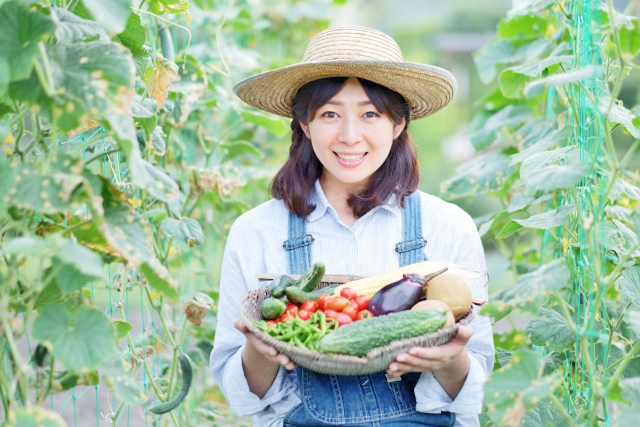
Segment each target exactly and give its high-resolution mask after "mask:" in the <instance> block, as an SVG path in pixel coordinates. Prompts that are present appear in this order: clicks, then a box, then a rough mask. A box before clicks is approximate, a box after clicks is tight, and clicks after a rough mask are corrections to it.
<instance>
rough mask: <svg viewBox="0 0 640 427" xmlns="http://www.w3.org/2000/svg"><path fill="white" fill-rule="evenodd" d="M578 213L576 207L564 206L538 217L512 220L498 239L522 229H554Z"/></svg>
mask: <svg viewBox="0 0 640 427" xmlns="http://www.w3.org/2000/svg"><path fill="white" fill-rule="evenodd" d="M575 211H576V207H575V205H563V206H560V207H559V208H558V209H555V210H552V211H548V212H544V213H541V214H538V215H532V216H530V217H529V218H527V219H512V220H510V221H509V222H508V223H507V224H506V225H505V226H504V228H503V229H502V230H501V231H500V233H499V234H498V235H497V236H496V238H500V239H502V238H505V237H507V236H509V235H511V234H513V233H514V232H515V231H516V230H518V229H519V228H521V227H526V228H538V229H541V230H548V229H550V228H553V227H558V226H560V225H563V224H564V223H565V222H567V220H568V219H569V216H570V215H571V214H572V213H574V212H575Z"/></svg>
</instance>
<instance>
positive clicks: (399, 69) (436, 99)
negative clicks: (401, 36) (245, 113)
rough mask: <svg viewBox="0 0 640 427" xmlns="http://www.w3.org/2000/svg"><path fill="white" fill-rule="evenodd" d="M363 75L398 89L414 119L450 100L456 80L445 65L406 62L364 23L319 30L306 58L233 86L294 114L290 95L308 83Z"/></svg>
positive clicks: (260, 104)
mask: <svg viewBox="0 0 640 427" xmlns="http://www.w3.org/2000/svg"><path fill="white" fill-rule="evenodd" d="M347 76H348V77H359V78H362V79H365V80H370V81H372V82H375V83H378V84H380V85H383V86H386V87H388V88H389V89H392V90H394V91H396V92H398V93H400V94H401V95H402V96H404V98H405V99H406V100H407V102H408V103H409V105H410V106H411V109H412V110H413V115H412V119H414V120H415V119H419V118H421V117H425V116H428V115H430V114H433V113H435V112H436V111H438V110H440V109H441V108H443V107H444V106H446V105H447V104H448V103H449V101H451V98H452V97H453V95H454V94H455V92H456V80H455V79H454V77H453V75H452V74H451V73H450V72H448V71H447V70H444V69H442V68H439V67H436V66H433V65H426V64H418V63H415V62H405V61H404V60H403V59H402V52H401V51H400V47H399V46H398V44H397V43H396V42H395V40H393V39H392V38H391V37H389V36H388V35H386V34H384V33H382V32H380V31H377V30H374V29H371V28H365V27H356V26H349V27H337V28H330V29H328V30H324V31H322V32H320V33H318V34H317V35H316V36H315V37H314V38H313V39H311V41H310V42H309V45H308V46H307V51H306V52H305V54H304V58H303V59H302V62H300V63H298V64H294V65H290V66H288V67H282V68H278V69H275V70H273V71H267V72H266V73H261V74H258V75H255V76H253V77H250V78H248V79H246V80H243V81H241V82H240V83H238V84H237V85H236V86H234V88H233V91H234V93H235V94H236V95H238V96H239V97H240V98H241V99H242V100H243V101H245V102H246V103H247V104H249V105H253V106H254V107H257V108H259V109H261V110H264V111H268V112H270V113H274V114H277V115H280V116H285V117H291V101H292V100H293V97H294V96H295V94H296V93H297V92H298V89H300V88H301V87H302V86H304V85H305V84H306V83H308V82H310V81H312V80H317V79H321V78H325V77H347Z"/></svg>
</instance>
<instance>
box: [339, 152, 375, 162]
mask: <svg viewBox="0 0 640 427" xmlns="http://www.w3.org/2000/svg"><path fill="white" fill-rule="evenodd" d="M333 154H335V155H336V156H338V157H339V158H340V160H344V161H345V162H354V163H355V162H357V161H359V160H362V158H363V157H364V156H366V155H367V153H362V154H338V153H336V152H335V151H334V152H333Z"/></svg>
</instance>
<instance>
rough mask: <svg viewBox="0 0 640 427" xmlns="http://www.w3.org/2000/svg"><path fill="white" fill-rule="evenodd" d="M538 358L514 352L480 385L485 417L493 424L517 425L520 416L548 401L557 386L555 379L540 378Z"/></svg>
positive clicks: (557, 382)
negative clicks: (482, 387)
mask: <svg viewBox="0 0 640 427" xmlns="http://www.w3.org/2000/svg"><path fill="white" fill-rule="evenodd" d="M543 369H544V361H543V359H542V356H541V355H540V354H538V353H535V352H532V351H514V352H513V355H512V357H511V360H510V361H509V363H508V364H507V366H505V367H503V368H500V369H498V370H497V371H495V372H494V373H493V374H492V375H491V377H489V379H488V380H487V382H486V383H485V385H484V402H485V404H486V405H487V408H488V409H489V412H488V415H489V417H490V418H491V420H492V421H493V422H495V423H496V424H499V425H502V424H509V425H519V424H520V420H521V418H522V416H523V415H524V412H525V411H526V410H528V409H533V408H534V407H535V406H536V405H537V404H539V403H540V401H541V400H543V399H545V398H547V397H549V396H550V395H551V394H552V393H553V392H554V390H555V389H556V387H558V385H559V384H560V380H561V378H560V376H559V375H556V374H554V375H551V376H547V377H543V376H542V372H543Z"/></svg>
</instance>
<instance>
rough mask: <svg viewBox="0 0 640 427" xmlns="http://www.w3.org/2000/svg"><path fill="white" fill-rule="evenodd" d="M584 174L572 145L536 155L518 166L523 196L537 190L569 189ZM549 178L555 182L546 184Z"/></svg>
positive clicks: (575, 148)
mask: <svg viewBox="0 0 640 427" xmlns="http://www.w3.org/2000/svg"><path fill="white" fill-rule="evenodd" d="M558 163H562V164H558ZM585 172H586V170H585V166H584V165H583V164H582V163H580V150H579V149H578V148H577V147H576V146H573V145H572V146H568V147H562V148H558V149H555V150H551V151H543V152H541V153H536V154H533V155H531V156H530V157H528V158H527V159H525V160H524V161H523V162H522V165H521V166H520V180H521V182H522V185H523V186H524V187H525V194H527V195H531V194H533V193H535V192H536V191H539V190H542V191H552V190H555V189H558V188H568V187H571V186H572V185H575V183H577V182H578V181H579V180H580V178H581V177H582V176H583V175H584V173H585ZM576 176H578V178H576ZM551 178H553V179H557V181H552V182H548V180H549V179H551ZM572 182H573V184H571V183H572Z"/></svg>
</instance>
